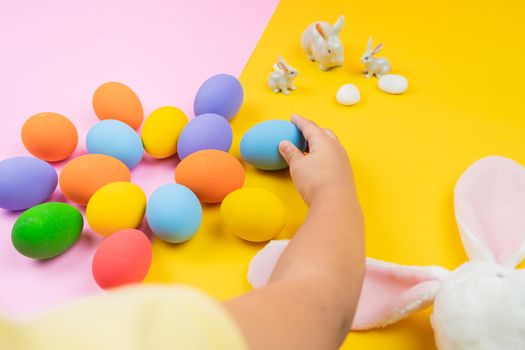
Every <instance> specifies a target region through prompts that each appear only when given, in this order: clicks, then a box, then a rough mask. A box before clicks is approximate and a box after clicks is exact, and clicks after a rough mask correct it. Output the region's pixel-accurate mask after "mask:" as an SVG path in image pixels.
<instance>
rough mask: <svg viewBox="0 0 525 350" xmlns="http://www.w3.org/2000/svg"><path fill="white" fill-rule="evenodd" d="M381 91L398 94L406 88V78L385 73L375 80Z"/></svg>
mask: <svg viewBox="0 0 525 350" xmlns="http://www.w3.org/2000/svg"><path fill="white" fill-rule="evenodd" d="M377 85H378V86H379V89H380V90H381V91H384V92H387V93H389V94H394V95H399V94H402V93H403V92H405V91H407V89H408V80H407V78H405V77H404V76H402V75H399V74H385V75H383V76H382V77H381V78H379V80H378V81H377Z"/></svg>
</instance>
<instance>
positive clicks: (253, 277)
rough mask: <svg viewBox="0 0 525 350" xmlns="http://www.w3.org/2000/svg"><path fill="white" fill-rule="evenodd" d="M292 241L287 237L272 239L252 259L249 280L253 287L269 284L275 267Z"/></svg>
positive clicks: (249, 267)
mask: <svg viewBox="0 0 525 350" xmlns="http://www.w3.org/2000/svg"><path fill="white" fill-rule="evenodd" d="M289 242H290V241H289V240H287V239H283V240H273V241H270V242H269V243H268V244H267V245H266V246H265V247H264V248H263V249H261V250H260V251H259V252H258V253H257V254H255V256H254V257H253V258H252V260H251V261H250V265H249V266H248V282H249V283H250V285H251V286H252V287H253V288H260V287H263V286H265V285H266V284H268V280H269V279H270V276H271V275H272V272H273V269H274V268H275V265H277V262H278V261H279V258H280V257H281V255H282V253H283V252H284V249H285V248H286V247H287V246H288V243H289Z"/></svg>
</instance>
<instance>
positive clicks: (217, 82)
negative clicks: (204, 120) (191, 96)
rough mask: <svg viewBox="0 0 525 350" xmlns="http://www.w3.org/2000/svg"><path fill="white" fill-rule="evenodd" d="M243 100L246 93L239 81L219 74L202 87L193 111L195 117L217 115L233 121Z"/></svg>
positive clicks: (230, 76) (196, 97) (198, 92)
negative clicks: (209, 114) (206, 114)
mask: <svg viewBox="0 0 525 350" xmlns="http://www.w3.org/2000/svg"><path fill="white" fill-rule="evenodd" d="M243 100H244V91H243V88H242V85H241V83H240V82H239V80H238V79H237V78H235V77H234V76H233V75H229V74H217V75H214V76H212V77H211V78H209V79H208V80H206V81H205V82H204V83H203V84H202V85H201V87H200V88H199V90H198V91H197V95H196V96H195V101H194V103H193V110H194V112H195V115H199V114H204V113H215V114H219V115H221V116H222V117H224V118H226V119H227V120H231V119H232V118H233V117H234V116H235V115H236V114H237V113H238V112H239V110H240V109H241V105H242V102H243Z"/></svg>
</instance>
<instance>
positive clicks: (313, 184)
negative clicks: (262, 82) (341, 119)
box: [225, 116, 365, 350]
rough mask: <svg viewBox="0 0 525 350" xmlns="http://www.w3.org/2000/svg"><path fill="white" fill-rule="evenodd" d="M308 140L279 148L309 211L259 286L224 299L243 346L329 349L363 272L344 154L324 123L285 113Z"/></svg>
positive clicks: (357, 215) (358, 216)
mask: <svg viewBox="0 0 525 350" xmlns="http://www.w3.org/2000/svg"><path fill="white" fill-rule="evenodd" d="M292 122H294V123H295V124H296V125H297V126H298V128H299V129H300V130H301V131H302V133H303V134H304V136H305V138H306V139H307V141H308V144H309V150H310V152H309V153H308V154H306V155H303V153H302V152H300V151H299V150H298V149H297V148H295V147H294V146H293V145H292V144H290V143H289V142H283V143H281V145H280V147H279V150H280V151H281V154H282V155H283V157H284V158H285V159H286V160H287V162H288V163H289V165H290V174H291V177H292V180H293V182H294V184H295V185H296V187H297V189H298V191H299V192H300V193H301V195H302V196H303V198H304V200H305V201H306V203H307V204H308V205H309V206H310V212H309V213H308V216H307V218H306V220H305V222H304V224H303V225H302V226H301V228H300V229H299V230H298V231H297V233H296V234H295V237H294V238H293V239H292V240H291V242H290V244H289V245H288V247H287V248H286V250H285V251H284V253H283V255H282V257H281V258H280V260H279V262H278V263H277V266H276V267H275V270H274V272H273V274H272V276H271V278H270V282H269V284H268V285H267V286H266V287H263V288H260V289H258V290H254V291H253V292H251V293H248V294H246V295H244V296H241V297H239V298H236V299H233V300H231V301H229V302H227V303H226V304H225V305H226V307H227V309H228V310H229V311H230V312H231V313H232V314H233V316H234V318H235V319H236V320H237V322H238V324H239V326H240V328H241V330H242V331H243V333H244V335H245V337H246V339H247V342H248V344H249V346H250V348H251V349H323V350H324V349H336V348H337V347H338V346H339V345H340V344H341V342H342V341H343V340H344V338H345V336H346V334H347V332H348V331H349V329H350V325H351V322H352V318H353V315H354V312H355V307H356V304H357V301H358V298H359V292H360V289H361V284H362V279H363V274H364V262H365V259H364V227H363V217H362V213H361V208H360V206H359V202H358V200H357V197H356V193H355V186H354V179H353V174H352V169H351V166H350V162H349V160H348V157H347V155H346V152H345V150H344V148H343V146H342V145H341V144H340V143H339V141H338V140H337V138H336V137H335V135H334V134H333V133H332V132H330V131H329V130H325V129H321V128H319V127H318V126H317V125H316V124H315V123H313V122H311V121H309V120H306V119H304V118H301V117H297V116H294V117H292Z"/></svg>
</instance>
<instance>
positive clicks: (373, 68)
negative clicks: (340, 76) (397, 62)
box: [361, 37, 391, 79]
mask: <svg viewBox="0 0 525 350" xmlns="http://www.w3.org/2000/svg"><path fill="white" fill-rule="evenodd" d="M382 49H383V44H379V45H377V46H376V47H375V48H374V49H372V37H370V38H368V44H367V46H366V51H365V53H364V54H363V56H362V57H361V63H362V64H364V65H365V70H364V72H363V73H364V74H365V78H367V79H369V78H371V77H372V76H374V75H375V76H376V77H378V78H381V76H382V75H385V74H388V73H390V70H391V68H390V64H389V63H388V61H387V59H386V58H374V57H372V56H374V55H375V54H376V53H378V52H379V51H381V50H382Z"/></svg>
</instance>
